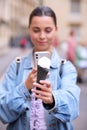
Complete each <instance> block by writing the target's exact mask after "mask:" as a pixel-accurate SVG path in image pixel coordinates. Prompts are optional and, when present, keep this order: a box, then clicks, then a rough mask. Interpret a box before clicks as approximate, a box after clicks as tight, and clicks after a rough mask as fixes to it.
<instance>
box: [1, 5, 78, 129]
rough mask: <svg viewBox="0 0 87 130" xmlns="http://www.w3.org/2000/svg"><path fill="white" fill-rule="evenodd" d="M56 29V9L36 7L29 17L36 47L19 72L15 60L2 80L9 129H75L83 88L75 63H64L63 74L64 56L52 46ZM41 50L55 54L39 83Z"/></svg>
mask: <svg viewBox="0 0 87 130" xmlns="http://www.w3.org/2000/svg"><path fill="white" fill-rule="evenodd" d="M56 32H57V22H56V16H55V13H54V12H53V10H52V9H51V8H49V7H45V6H41V7H37V8H35V9H34V10H33V11H32V13H31V15H30V18H29V36H30V38H31V41H32V43H33V44H34V48H33V49H32V51H31V52H30V54H29V55H28V56H27V57H24V58H22V59H21V63H20V67H19V71H18V75H17V74H16V68H17V64H16V62H15V61H13V62H12V63H11V65H10V66H9V68H8V70H7V72H6V75H5V78H4V80H3V81H2V83H1V84H0V119H1V120H2V122H3V123H8V126H7V130H73V126H72V121H73V120H74V119H75V118H76V117H77V116H78V114H79V95H80V89H79V87H78V86H77V85H76V78H77V73H76V69H75V68H74V66H73V65H72V63H70V62H68V61H67V62H66V63H65V64H64V65H63V69H62V74H61V76H60V73H59V71H60V65H61V60H62V59H61V58H60V56H59V55H58V54H57V52H56V50H55V49H54V48H53V46H52V43H53V41H54V38H55V35H56ZM37 51H49V53H50V55H51V65H50V74H49V76H48V77H47V79H46V80H41V81H40V84H39V83H36V78H37V69H36V68H35V67H34V52H37ZM36 87H38V88H40V90H37V89H35V88H36ZM36 98H37V100H35V99H36Z"/></svg>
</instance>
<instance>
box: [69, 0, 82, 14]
mask: <svg viewBox="0 0 87 130" xmlns="http://www.w3.org/2000/svg"><path fill="white" fill-rule="evenodd" d="M80 3H81V0H71V13H80Z"/></svg>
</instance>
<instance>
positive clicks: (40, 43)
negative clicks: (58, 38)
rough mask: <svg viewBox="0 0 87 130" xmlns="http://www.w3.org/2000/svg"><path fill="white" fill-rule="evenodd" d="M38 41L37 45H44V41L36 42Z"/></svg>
mask: <svg viewBox="0 0 87 130" xmlns="http://www.w3.org/2000/svg"><path fill="white" fill-rule="evenodd" d="M38 43H39V45H45V44H46V42H38Z"/></svg>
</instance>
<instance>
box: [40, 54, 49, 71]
mask: <svg viewBox="0 0 87 130" xmlns="http://www.w3.org/2000/svg"><path fill="white" fill-rule="evenodd" d="M38 65H39V66H41V67H43V68H47V69H49V68H50V59H49V58H47V57H45V56H43V57H41V58H40V59H39V61H38Z"/></svg>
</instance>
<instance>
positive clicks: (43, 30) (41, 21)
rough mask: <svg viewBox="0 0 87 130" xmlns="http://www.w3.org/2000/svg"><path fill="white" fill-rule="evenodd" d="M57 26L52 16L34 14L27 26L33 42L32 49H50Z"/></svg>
mask: <svg viewBox="0 0 87 130" xmlns="http://www.w3.org/2000/svg"><path fill="white" fill-rule="evenodd" d="M56 31H57V27H56V26H55V24H54V21H53V19H52V17H49V16H34V17H33V18H32V21H31V24H30V26H29V36H30V38H31V41H32V42H33V44H34V47H35V50H34V51H51V50H52V43H53V40H54V38H55V35H56Z"/></svg>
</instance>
